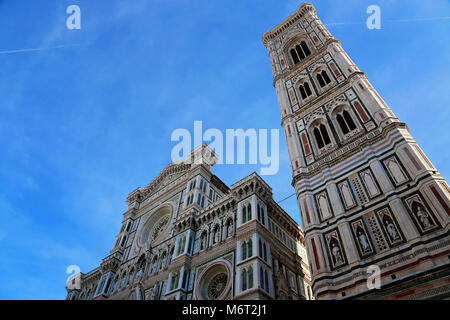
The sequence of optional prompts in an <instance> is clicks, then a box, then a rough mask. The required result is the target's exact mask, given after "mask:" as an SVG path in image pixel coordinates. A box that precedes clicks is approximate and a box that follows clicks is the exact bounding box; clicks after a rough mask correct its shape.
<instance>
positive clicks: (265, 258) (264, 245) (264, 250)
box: [263, 243, 267, 261]
mask: <svg viewBox="0 0 450 320" xmlns="http://www.w3.org/2000/svg"><path fill="white" fill-rule="evenodd" d="M263 254H264V257H263V259H264V261H267V250H266V243H263Z"/></svg>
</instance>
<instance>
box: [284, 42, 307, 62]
mask: <svg viewBox="0 0 450 320" xmlns="http://www.w3.org/2000/svg"><path fill="white" fill-rule="evenodd" d="M289 52H290V54H291V57H292V61H293V62H294V64H297V63H299V62H300V61H301V60H303V59H305V58H306V57H307V56H309V55H310V54H311V50H309V48H308V45H307V44H306V42H305V41H302V42H301V43H300V44H297V45H296V46H295V47H294V48H292V49H291V50H290V51H289Z"/></svg>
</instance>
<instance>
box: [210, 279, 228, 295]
mask: <svg viewBox="0 0 450 320" xmlns="http://www.w3.org/2000/svg"><path fill="white" fill-rule="evenodd" d="M227 282H228V276H227V275H226V274H225V273H219V274H218V275H216V276H215V277H214V278H213V279H212V280H211V282H210V283H209V285H208V296H209V298H210V299H211V300H216V299H217V298H218V297H220V295H221V294H222V293H223V291H224V290H225V288H226V285H227Z"/></svg>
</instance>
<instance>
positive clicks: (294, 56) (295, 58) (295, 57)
mask: <svg viewBox="0 0 450 320" xmlns="http://www.w3.org/2000/svg"><path fill="white" fill-rule="evenodd" d="M291 57H292V61H294V64H297V63H299V62H300V59H299V58H298V56H297V53H296V52H295V50H294V49H291Z"/></svg>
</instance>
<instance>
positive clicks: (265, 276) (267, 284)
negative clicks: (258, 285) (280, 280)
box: [264, 270, 269, 292]
mask: <svg viewBox="0 0 450 320" xmlns="http://www.w3.org/2000/svg"><path fill="white" fill-rule="evenodd" d="M264 283H265V288H266V291H267V292H269V276H268V273H267V270H265V271H264Z"/></svg>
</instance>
